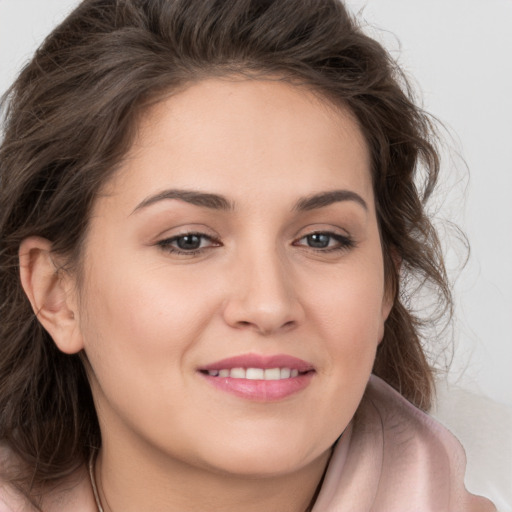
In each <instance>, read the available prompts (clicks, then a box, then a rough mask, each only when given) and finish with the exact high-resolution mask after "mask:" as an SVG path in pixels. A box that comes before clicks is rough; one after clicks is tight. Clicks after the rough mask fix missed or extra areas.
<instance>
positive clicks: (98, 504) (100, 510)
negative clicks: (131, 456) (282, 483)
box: [89, 436, 341, 512]
mask: <svg viewBox="0 0 512 512" xmlns="http://www.w3.org/2000/svg"><path fill="white" fill-rule="evenodd" d="M340 437H341V436H340ZM337 441H338V440H336V442H337ZM334 444H336V443H334ZM332 452H333V448H331V453H330V455H329V459H328V461H327V465H326V466H325V470H324V473H323V475H322V478H321V479H320V482H319V483H318V486H317V488H316V491H315V494H314V496H313V499H312V502H311V503H310V505H309V506H308V508H307V509H306V511H305V512H311V510H312V508H313V506H314V504H315V501H316V498H317V497H318V492H319V491H320V488H321V486H322V482H323V480H324V477H325V473H326V471H327V466H328V465H329V462H330V460H331V457H332ZM95 462H96V452H95V451H93V452H92V453H91V456H90V457H89V479H90V481H91V487H92V492H93V494H94V501H95V502H96V508H97V509H98V512H104V510H103V507H102V505H101V500H100V495H99V493H98V487H97V485H96V477H95V476H94V463H95Z"/></svg>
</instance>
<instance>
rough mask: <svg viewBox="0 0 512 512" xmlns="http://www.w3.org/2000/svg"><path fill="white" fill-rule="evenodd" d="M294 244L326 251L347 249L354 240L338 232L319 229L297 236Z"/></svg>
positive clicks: (352, 244)
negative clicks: (300, 236)
mask: <svg viewBox="0 0 512 512" xmlns="http://www.w3.org/2000/svg"><path fill="white" fill-rule="evenodd" d="M294 245H298V246H307V247H310V248H312V249H315V250H317V251H324V252H328V251H337V250H344V249H349V248H351V247H353V246H354V242H353V240H352V239H351V238H350V237H348V236H345V235H340V234H339V233H332V232H329V231H325V232H324V231H321V232H320V231H319V232H315V233H310V234H308V235H306V236H303V237H302V238H299V239H298V240H297V241H296V242H294Z"/></svg>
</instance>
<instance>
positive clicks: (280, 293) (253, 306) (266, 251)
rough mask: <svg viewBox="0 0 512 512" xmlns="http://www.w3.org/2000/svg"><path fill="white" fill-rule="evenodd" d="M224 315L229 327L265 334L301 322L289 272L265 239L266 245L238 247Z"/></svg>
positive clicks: (279, 253) (272, 246)
mask: <svg viewBox="0 0 512 512" xmlns="http://www.w3.org/2000/svg"><path fill="white" fill-rule="evenodd" d="M255 245H256V246H257V247H255ZM225 314H226V320H227V321H228V323H230V324H231V325H234V326H237V327H251V328H253V329H254V330H257V331H258V332H260V333H264V334H268V333H272V332H275V331H277V330H279V329H282V328H285V327H288V328H289V327H291V326H292V325H295V324H297V323H298V322H299V321H300V318H301V307H300V303H299V300H298V296H297V294H296V290H295V287H294V283H293V279H292V269H291V267H290V265H289V262H288V261H287V260H286V257H285V256H284V255H283V254H282V251H279V248H278V247H276V245H275V244H270V243H269V242H268V240H267V241H266V243H265V244H251V245H250V246H249V247H245V248H240V251H239V254H238V255H237V258H236V263H235V264H234V268H233V274H232V286H231V293H230V297H229V298H228V304H227V307H226V310H225Z"/></svg>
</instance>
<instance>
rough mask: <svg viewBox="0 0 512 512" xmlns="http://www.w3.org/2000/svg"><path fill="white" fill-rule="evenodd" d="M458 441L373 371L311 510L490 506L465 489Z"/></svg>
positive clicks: (421, 511)
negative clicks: (373, 374)
mask: <svg viewBox="0 0 512 512" xmlns="http://www.w3.org/2000/svg"><path fill="white" fill-rule="evenodd" d="M465 467H466V457H465V454H464V450H463V449H462V446H461V445H460V443H459V442H458V441H457V439H456V438H455V437H454V436H453V435H452V434H451V433H450V432H449V431H448V430H447V429H446V428H444V427H443V426H442V425H440V424H439V423H438V422H437V421H435V420H434V419H433V418H431V417H430V416H428V415H427V414H425V413H423V412H422V411H420V410H419V409H417V408H416V407H414V406H413V405H412V404H411V403H409V402H408V401H407V400H406V399H405V398H403V397H402V396H401V395H400V394H399V393H397V392H396V391H395V390H394V389H392V388H391V387H390V386H389V385H388V384H386V383H385V382H384V381H382V380H381V379H379V378H378V377H375V376H372V377H371V379H370V382H369V384H368V387H367V389H366V392H365V394H364V397H363V400H362V401H361V404H360V406H359V408H358V410H357V412H356V414H355V416H354V418H353V420H352V421H351V422H350V424H349V426H348V427H347V429H346V430H345V432H344V433H343V436H342V437H341V438H340V440H339V441H338V443H337V445H336V448H335V450H334V452H333V456H332V458H331V461H330V463H329V467H328V469H327V473H326V475H325V479H324V482H323V485H322V488H321V490H320V493H319V495H318V498H317V500H316V503H315V506H314V507H313V512H488V511H489V512H491V511H495V510H496V508H495V507H494V505H493V504H492V503H491V502H490V501H489V500H487V499H486V498H482V497H480V496H474V495H473V494H470V493H469V492H468V491H467V490H466V488H465V487H464V472H465Z"/></svg>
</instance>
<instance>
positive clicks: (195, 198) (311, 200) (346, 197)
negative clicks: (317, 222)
mask: <svg viewBox="0 0 512 512" xmlns="http://www.w3.org/2000/svg"><path fill="white" fill-rule="evenodd" d="M167 199H179V200H181V201H185V202H186V203H190V204H193V205H195V206H200V207H202V208H209V209H211V210H222V211H228V210H234V209H235V204H234V203H233V202H231V201H229V200H228V199H226V198H225V197H224V196H221V195H219V194H211V193H206V192H198V191H195V190H180V189H170V190H164V191H162V192H159V193H157V194H154V195H152V196H149V197H147V198H146V199H144V200H143V201H142V202H141V203H139V204H138V205H137V206H136V207H135V209H134V210H133V212H132V214H133V213H135V212H137V211H138V210H141V209H143V208H147V207H148V206H151V205H153V204H155V203H158V202H160V201H164V200H167ZM343 201H354V202H356V203H357V204H359V205H361V206H362V207H363V208H364V209H365V210H366V211H367V210H368V205H367V204H366V201H365V200H364V199H363V198H362V197H361V196H360V195H359V194H357V193H356V192H353V191H351V190H329V191H327V192H319V193H317V194H313V195H311V196H307V197H302V198H300V199H299V200H298V201H297V202H296V203H295V206H294V207H293V210H295V211H299V212H300V211H310V210H315V209H317V208H325V207H326V206H329V205H331V204H334V203H339V202H343Z"/></svg>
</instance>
